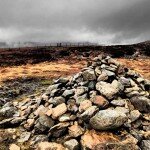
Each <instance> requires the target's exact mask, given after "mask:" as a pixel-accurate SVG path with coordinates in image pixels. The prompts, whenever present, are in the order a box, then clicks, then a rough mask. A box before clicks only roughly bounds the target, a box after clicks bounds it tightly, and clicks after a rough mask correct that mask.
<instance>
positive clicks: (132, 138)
mask: <svg viewBox="0 0 150 150" xmlns="http://www.w3.org/2000/svg"><path fill="white" fill-rule="evenodd" d="M149 92H150V81H149V80H146V79H143V78H142V76H141V75H139V74H138V73H136V72H135V71H133V70H130V69H128V68H126V67H125V66H123V65H121V64H120V63H118V62H117V61H115V60H114V59H112V58H111V57H109V56H107V57H105V56H98V57H96V58H95V59H94V60H93V62H92V64H91V66H88V67H87V68H84V69H83V70H82V71H81V72H79V73H77V74H76V75H74V76H72V77H69V78H59V79H57V80H55V81H54V83H53V84H52V85H50V86H49V87H48V89H47V90H46V92H45V93H44V94H43V95H42V96H41V97H40V98H34V97H31V98H28V99H27V100H26V101H23V102H13V103H10V102H9V103H7V104H5V105H4V106H3V107H2V109H1V110H0V115H1V116H3V117H6V116H7V117H8V118H7V119H3V120H2V121H1V122H0V127H1V128H6V127H10V126H17V125H21V126H22V127H23V128H24V132H23V134H22V135H21V137H19V139H18V141H19V140H20V142H25V141H30V145H31V146H35V145H36V143H39V142H42V143H40V144H38V146H37V147H38V148H39V149H40V148H41V147H42V146H44V147H45V149H46V148H56V149H69V150H78V149H97V150H98V149H124V148H125V147H124V145H126V148H128V149H140V148H141V149H143V150H148V149H149V148H150V132H149V131H150V114H149V112H150V99H149V98H150V95H149ZM94 130H96V131H97V132H95V131H94ZM31 131H32V132H31ZM91 131H93V132H94V135H91V134H93V133H91ZM104 131H107V133H108V132H109V134H110V133H111V134H112V133H113V135H115V136H116V137H117V138H114V137H110V138H109V140H107V141H105V140H103V141H101V140H100V139H101V138H102V137H103V136H102V135H101V136H100V135H98V134H100V133H103V132H104ZM94 138H95V141H94V142H93V143H90V142H91V141H92V140H93V139H94ZM88 140H89V141H88ZM44 141H49V142H44ZM104 141H105V142H104ZM108 141H109V142H108ZM126 148H125V149H126Z"/></svg>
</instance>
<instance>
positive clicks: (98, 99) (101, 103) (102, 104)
mask: <svg viewBox="0 0 150 150" xmlns="http://www.w3.org/2000/svg"><path fill="white" fill-rule="evenodd" d="M92 102H93V104H95V105H97V106H98V107H99V108H106V107H107V106H108V104H109V102H108V101H107V100H106V99H105V98H104V97H103V96H95V98H93V99H92Z"/></svg>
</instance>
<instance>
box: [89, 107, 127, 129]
mask: <svg viewBox="0 0 150 150" xmlns="http://www.w3.org/2000/svg"><path fill="white" fill-rule="evenodd" d="M126 120H127V116H126V114H125V113H122V112H120V111H116V110H111V109H106V110H101V111H99V112H98V113H97V114H96V115H95V116H93V117H92V118H91V119H90V124H91V126H92V127H93V128H94V129H96V130H109V129H115V128H118V127H120V126H122V125H123V124H124V123H125V121H126Z"/></svg>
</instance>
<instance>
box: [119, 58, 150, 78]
mask: <svg viewBox="0 0 150 150" xmlns="http://www.w3.org/2000/svg"><path fill="white" fill-rule="evenodd" d="M118 61H120V62H121V63H122V64H124V65H125V66H127V67H129V68H131V69H134V70H135V71H136V72H138V73H140V74H141V75H143V77H144V78H146V79H149V80H150V59H137V60H133V59H118Z"/></svg>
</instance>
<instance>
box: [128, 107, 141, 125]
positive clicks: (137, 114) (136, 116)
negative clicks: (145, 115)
mask: <svg viewBox="0 0 150 150" xmlns="http://www.w3.org/2000/svg"><path fill="white" fill-rule="evenodd" d="M140 116H141V113H140V112H139V111H138V110H132V111H131V112H130V119H131V122H134V121H136V120H137V119H139V118H140Z"/></svg>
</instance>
